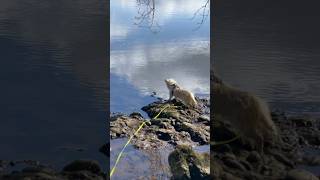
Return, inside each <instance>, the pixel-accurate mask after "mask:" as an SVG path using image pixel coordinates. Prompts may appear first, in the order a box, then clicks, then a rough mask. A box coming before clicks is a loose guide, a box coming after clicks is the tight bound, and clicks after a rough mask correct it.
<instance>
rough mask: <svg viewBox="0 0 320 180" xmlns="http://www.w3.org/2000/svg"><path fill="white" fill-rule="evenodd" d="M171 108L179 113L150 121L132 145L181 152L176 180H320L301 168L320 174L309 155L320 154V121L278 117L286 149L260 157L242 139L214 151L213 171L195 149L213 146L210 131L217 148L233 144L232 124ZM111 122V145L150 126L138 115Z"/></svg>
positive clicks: (319, 161) (150, 109)
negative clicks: (164, 147)
mask: <svg viewBox="0 0 320 180" xmlns="http://www.w3.org/2000/svg"><path fill="white" fill-rule="evenodd" d="M198 100H199V99H198ZM201 103H203V106H205V107H208V108H209V107H210V103H209V101H208V100H201ZM163 105H164V104H163V103H161V102H155V103H152V104H149V105H147V106H145V107H143V108H142V109H143V110H144V111H145V112H146V113H147V114H148V115H149V116H150V117H154V116H155V115H156V114H157V113H158V112H159V111H160V110H161V108H162V107H163ZM170 105H172V106H176V108H175V109H173V110H172V109H170V111H165V112H164V113H163V114H161V115H160V116H159V118H158V119H151V120H150V123H148V124H147V125H146V126H147V127H144V128H143V129H142V130H141V131H140V132H139V135H138V136H137V137H135V138H134V141H133V142H132V144H133V145H134V146H135V147H137V148H138V149H150V148H151V149H152V148H159V147H163V146H167V145H170V146H173V147H174V148H175V149H176V150H175V151H174V152H172V153H171V154H170V156H169V164H170V167H171V172H173V179H194V178H196V179H199V178H201V179H230V180H233V179H279V180H280V179H305V178H306V179H318V177H317V176H316V175H314V174H312V173H311V172H308V171H306V170H303V169H301V167H302V166H319V169H320V156H319V155H316V154H314V155H307V154H306V153H305V149H306V148H309V149H313V150H314V151H317V152H320V149H319V147H320V131H319V128H320V124H319V120H316V119H312V118H310V117H289V116H287V115H285V114H284V113H281V112H273V113H272V114H271V115H272V119H273V121H274V122H275V124H276V125H277V126H278V128H279V130H280V136H281V139H282V141H283V143H282V144H277V145H274V146H271V145H269V144H265V152H264V154H260V153H258V152H257V150H256V149H255V147H253V146H252V145H251V144H250V143H249V142H246V141H245V140H242V139H237V140H235V141H233V142H230V143H228V144H221V145H216V146H213V145H211V153H210V159H211V166H208V163H209V158H202V157H209V156H208V154H198V153H196V152H194V151H193V150H192V149H190V147H192V146H193V147H194V146H199V145H206V144H209V142H210V125H211V127H213V128H212V130H211V132H212V138H213V140H214V141H216V142H220V141H225V140H229V139H232V138H233V137H235V136H236V131H235V130H234V129H233V128H232V126H231V125H230V124H229V123H227V122H224V121H222V120H220V119H218V118H217V119H215V120H214V121H210V118H209V116H208V114H207V115H203V113H202V112H200V111H196V110H192V109H188V108H186V107H184V106H183V105H182V104H180V103H179V102H176V101H174V102H172V103H171V104H170ZM111 119H112V121H111V122H110V127H111V131H110V136H111V138H112V139H114V138H121V137H129V136H130V135H132V134H133V133H134V130H136V129H137V128H138V126H139V125H140V124H141V123H142V122H143V121H146V119H144V118H143V117H142V116H141V115H140V114H139V113H132V114H130V115H129V116H126V115H115V116H113V117H112V118H111ZM190 157H191V158H190ZM172 159H174V160H172ZM197 159H198V160H197ZM170 162H171V163H170ZM172 162H180V164H179V163H172ZM210 167H211V175H210V176H209V173H208V170H210Z"/></svg>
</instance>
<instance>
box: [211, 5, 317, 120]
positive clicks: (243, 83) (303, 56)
mask: <svg viewBox="0 0 320 180" xmlns="http://www.w3.org/2000/svg"><path fill="white" fill-rule="evenodd" d="M315 3H316V1H311V2H310V3H306V4H303V5H301V3H299V1H296V0H294V1H288V0H285V1H281V2H279V3H273V2H269V1H266V0H258V1H255V0H244V1H241V2H240V1H239V2H238V1H224V2H222V3H220V4H219V8H217V9H216V13H217V14H219V17H218V18H217V20H216V21H215V39H216V44H217V46H216V47H215V50H214V52H215V54H214V68H215V70H216V72H217V73H218V74H219V75H220V76H221V77H222V79H224V80H225V81H227V82H229V83H230V84H232V85H234V86H236V87H238V88H241V89H244V90H247V91H251V92H254V93H256V94H258V95H260V96H261V97H263V98H265V99H266V100H267V101H268V102H270V103H271V104H272V106H273V107H274V108H281V109H282V110H285V111H287V112H289V113H294V114H295V113H298V114H300V113H308V114H315V115H318V116H319V115H320V114H319V112H320V93H319V89H320V83H319V81H320V71H319V69H320V64H319V58H320V53H319V40H320V36H319V33H318V32H319V29H320V26H319V25H318V23H316V22H317V21H318V19H319V17H320V13H319V11H318V10H317V9H316V8H315V6H316V5H315ZM288 4H290V5H289V6H288ZM302 14H303V15H302ZM297 22H299V25H297Z"/></svg>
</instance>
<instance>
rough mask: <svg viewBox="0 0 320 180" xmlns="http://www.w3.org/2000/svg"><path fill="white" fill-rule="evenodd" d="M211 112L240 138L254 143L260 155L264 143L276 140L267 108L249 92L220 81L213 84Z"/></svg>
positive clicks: (274, 129)
mask: <svg viewBox="0 0 320 180" xmlns="http://www.w3.org/2000/svg"><path fill="white" fill-rule="evenodd" d="M211 90H212V93H213V96H212V97H213V112H214V115H215V116H216V115H220V116H221V117H222V118H223V119H226V120H228V121H229V122H231V123H232V125H233V126H234V127H235V128H236V129H238V131H239V133H240V135H242V137H243V138H246V139H247V140H249V141H251V142H253V143H255V145H256V146H257V148H258V150H259V151H260V152H263V148H264V147H263V146H264V142H265V141H268V142H270V143H272V144H274V142H275V141H276V140H279V136H278V131H277V128H276V126H275V124H274V122H273V121H272V119H271V114H270V110H269V108H268V106H267V104H266V103H265V102H264V101H263V100H262V99H260V98H258V97H256V96H254V95H253V94H250V93H248V92H244V91H240V90H237V89H235V88H232V87H229V86H227V85H225V84H224V83H222V82H221V81H216V82H215V83H213V87H212V88H211Z"/></svg>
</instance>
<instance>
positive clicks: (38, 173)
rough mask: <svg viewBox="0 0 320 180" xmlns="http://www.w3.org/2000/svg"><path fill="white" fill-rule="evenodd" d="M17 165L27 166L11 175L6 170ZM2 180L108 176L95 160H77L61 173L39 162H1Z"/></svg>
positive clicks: (88, 179) (98, 179) (87, 179)
mask: <svg viewBox="0 0 320 180" xmlns="http://www.w3.org/2000/svg"><path fill="white" fill-rule="evenodd" d="M17 165H23V166H25V167H24V168H23V169H22V170H19V171H18V170H14V171H11V172H10V173H8V172H6V171H5V169H7V168H10V167H14V166H17ZM0 179H4V180H20V179H25V180H29V179H30V180H34V179H35V180H37V179H38V180H44V179H45V180H68V179H79V180H81V179H83V180H104V179H107V176H106V174H105V173H104V172H103V170H102V169H101V167H100V165H99V163H98V162H96V161H93V160H76V161H73V162H71V163H69V164H67V165H66V166H65V167H64V168H63V169H62V170H61V171H56V170H55V169H53V168H50V167H49V166H47V165H42V164H40V162H38V161H31V160H28V161H3V160H1V161H0Z"/></svg>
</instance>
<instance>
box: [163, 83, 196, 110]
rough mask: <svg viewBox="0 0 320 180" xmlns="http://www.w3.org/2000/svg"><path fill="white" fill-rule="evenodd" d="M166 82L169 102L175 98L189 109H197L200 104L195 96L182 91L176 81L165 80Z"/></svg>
mask: <svg viewBox="0 0 320 180" xmlns="http://www.w3.org/2000/svg"><path fill="white" fill-rule="evenodd" d="M164 82H165V83H166V85H167V87H168V89H169V96H170V97H169V101H170V100H171V99H172V97H173V96H174V97H175V98H176V99H178V100H180V101H182V103H183V104H185V105H187V106H188V107H193V108H195V107H197V105H198V103H197V101H196V99H195V98H194V95H193V94H192V93H191V92H189V91H188V90H185V89H182V88H181V87H180V86H179V85H178V83H177V82H176V81H175V80H174V79H165V80H164Z"/></svg>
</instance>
